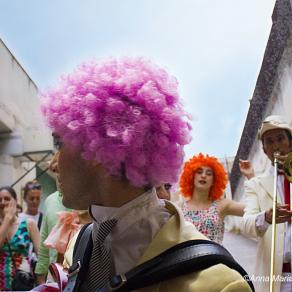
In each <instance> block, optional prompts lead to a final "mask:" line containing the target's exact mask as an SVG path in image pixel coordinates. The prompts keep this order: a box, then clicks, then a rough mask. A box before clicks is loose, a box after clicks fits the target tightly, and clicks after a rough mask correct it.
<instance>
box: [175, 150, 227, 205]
mask: <svg viewBox="0 0 292 292" xmlns="http://www.w3.org/2000/svg"><path fill="white" fill-rule="evenodd" d="M203 166H209V167H210V168H211V169H212V170H213V173H214V183H213V186H212V187H211V189H210V193H209V197H210V199H211V200H212V201H214V200H217V199H219V198H221V196H222V195H223V193H224V190H225V188H226V185H227V175H226V172H225V170H224V167H223V165H222V164H221V163H220V162H219V161H218V159H217V158H216V157H213V156H209V155H208V154H207V155H203V154H202V153H199V155H197V156H193V157H192V158H191V159H190V160H189V161H187V162H186V163H185V165H184V169H183V173H182V175H181V178H180V183H179V184H180V189H181V193H182V195H183V196H184V197H186V198H191V197H192V196H193V191H194V178H195V173H196V171H197V170H198V169H199V168H200V167H203Z"/></svg>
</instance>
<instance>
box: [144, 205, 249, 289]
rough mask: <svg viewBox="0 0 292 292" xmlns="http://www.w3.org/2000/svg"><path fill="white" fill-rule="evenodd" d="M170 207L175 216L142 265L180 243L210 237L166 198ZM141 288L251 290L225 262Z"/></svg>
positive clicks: (159, 236) (156, 238)
mask: <svg viewBox="0 0 292 292" xmlns="http://www.w3.org/2000/svg"><path fill="white" fill-rule="evenodd" d="M166 208H167V209H168V210H169V212H170V213H171V214H173V216H172V217H171V218H170V220H169V221H168V222H167V223H166V224H165V225H164V226H163V228H162V229H161V230H160V231H159V232H158V234H157V235H156V236H155V237H154V239H153V241H152V242H151V244H150V245H149V246H148V248H147V249H146V251H145V252H144V254H143V256H142V257H141V259H140V261H139V263H138V264H141V263H143V262H145V261H147V260H149V259H151V258H153V257H155V256H157V255H158V254H160V253H162V252H163V251H165V250H166V249H168V248H170V247H172V246H174V245H176V244H178V243H181V242H184V241H187V240H190V239H206V238H205V237H204V236H203V235H202V234H201V233H200V232H199V231H197V229H196V228H195V227H194V226H193V225H191V224H190V223H187V222H185V220H184V217H183V214H182V212H181V211H180V210H179V209H178V208H177V207H176V206H175V205H174V204H172V203H171V202H168V201H166ZM139 291H144V292H146V291H149V292H150V291H151V292H158V291H161V292H171V291H173V292H177V291H181V292H188V291H196V292H219V291H220V292H247V291H251V289H250V288H249V285H248V284H247V282H246V281H245V280H244V279H243V278H242V276H241V275H240V274H239V273H238V272H236V271H235V270H232V269H230V268H228V267H227V266H225V265H223V264H218V265H214V266H212V267H210V268H208V269H205V270H202V271H200V272H194V273H190V274H187V275H184V276H181V277H177V278H174V279H172V280H168V281H164V282H161V283H159V284H156V285H153V286H151V287H146V288H143V289H140V290H139Z"/></svg>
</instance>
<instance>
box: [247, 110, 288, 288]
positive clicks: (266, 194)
mask: <svg viewBox="0 0 292 292" xmlns="http://www.w3.org/2000/svg"><path fill="white" fill-rule="evenodd" d="M291 132H292V131H291V127H290V126H289V125H288V124H287V123H286V122H285V120H284V118H283V117H281V116H276V115H273V116H269V117H267V118H266V119H265V120H264V122H263V123H262V126H261V129H260V131H259V138H260V139H261V141H262V144H263V150H264V152H265V154H266V155H267V157H268V158H269V159H270V161H271V163H272V165H271V170H270V171H269V173H268V174H264V175H261V176H257V177H253V178H251V179H250V180H248V181H246V183H245V197H246V208H245V214H244V220H243V221H244V233H245V234H247V235H248V236H251V237H256V238H258V251H257V261H256V266H255V275H257V276H265V277H258V278H255V288H256V291H259V292H261V291H262V292H266V291H268V290H269V281H268V280H269V278H268V277H269V275H270V260H271V259H270V255H271V242H272V225H271V223H272V213H273V209H272V205H273V195H274V192H273V184H274V175H273V170H274V166H273V164H274V155H275V153H276V152H278V153H279V154H280V155H279V156H278V159H279V175H278V178H277V199H278V206H277V211H276V223H277V234H276V238H277V240H276V252H275V255H276V256H275V276H276V277H277V276H278V279H281V278H282V276H284V277H283V278H282V279H283V280H282V281H281V280H276V281H275V292H279V291H281V292H284V291H292V285H291V284H292V282H291V281H292V278H291V251H290V240H291V233H290V230H291V229H290V222H291V212H290V208H289V207H288V204H289V202H290V198H289V197H288V196H289V195H290V192H289V189H287V188H288V187H289V186H290V184H289V183H288V182H287V181H286V182H285V180H286V178H285V176H284V175H283V171H282V170H281V163H282V161H283V160H284V159H285V157H286V155H287V153H289V152H290V151H291ZM248 170H249V172H250V173H252V172H251V165H249V166H248V167H247V170H246V172H248ZM246 176H247V177H249V175H248V173H247V174H246ZM251 176H253V175H251ZM285 186H286V187H285ZM285 189H286V190H285ZM285 192H286V194H285ZM285 197H286V198H285Z"/></svg>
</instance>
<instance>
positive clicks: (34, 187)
mask: <svg viewBox="0 0 292 292" xmlns="http://www.w3.org/2000/svg"><path fill="white" fill-rule="evenodd" d="M25 188H26V189H27V190H41V189H42V186H41V185H40V184H38V183H34V184H27V185H26V186H25Z"/></svg>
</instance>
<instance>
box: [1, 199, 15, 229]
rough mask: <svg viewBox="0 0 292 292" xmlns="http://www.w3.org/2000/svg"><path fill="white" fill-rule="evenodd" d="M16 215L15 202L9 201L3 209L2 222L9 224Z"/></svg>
mask: <svg viewBox="0 0 292 292" xmlns="http://www.w3.org/2000/svg"><path fill="white" fill-rule="evenodd" d="M16 213H17V209H16V201H15V200H14V199H11V200H10V202H9V203H8V205H7V206H6V207H5V208H4V220H5V219H6V220H8V221H9V222H10V223H12V222H13V220H14V218H15V216H16Z"/></svg>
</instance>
